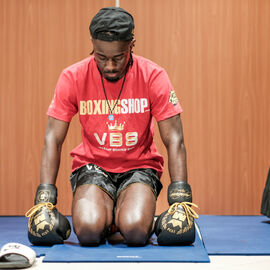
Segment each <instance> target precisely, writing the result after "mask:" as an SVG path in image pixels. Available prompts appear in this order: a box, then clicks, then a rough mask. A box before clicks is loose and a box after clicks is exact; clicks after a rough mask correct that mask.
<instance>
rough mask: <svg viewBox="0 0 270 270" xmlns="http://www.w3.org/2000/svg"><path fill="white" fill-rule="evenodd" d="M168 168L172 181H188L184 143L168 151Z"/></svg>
mask: <svg viewBox="0 0 270 270" xmlns="http://www.w3.org/2000/svg"><path fill="white" fill-rule="evenodd" d="M168 168H169V174H170V178H171V181H179V180H183V181H187V161H186V148H185V145H184V143H180V145H179V146H173V145H172V146H170V147H169V149H168Z"/></svg>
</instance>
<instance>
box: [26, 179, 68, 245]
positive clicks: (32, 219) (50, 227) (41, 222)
mask: <svg viewBox="0 0 270 270" xmlns="http://www.w3.org/2000/svg"><path fill="white" fill-rule="evenodd" d="M56 203H57V188H56V186H55V185H51V184H40V185H39V186H38V188H37V192H36V196H35V205H34V206H33V207H32V208H31V209H30V210H29V211H28V212H27V213H26V214H25V216H26V217H29V221H28V239H29V241H30V242H31V243H32V244H33V245H48V246H51V245H54V244H62V243H63V241H64V240H66V239H68V237H69V236H70V232H71V227H70V223H69V221H68V219H67V218H66V217H65V216H63V215H62V214H61V213H60V212H59V211H58V210H57V209H56V207H55V205H56Z"/></svg>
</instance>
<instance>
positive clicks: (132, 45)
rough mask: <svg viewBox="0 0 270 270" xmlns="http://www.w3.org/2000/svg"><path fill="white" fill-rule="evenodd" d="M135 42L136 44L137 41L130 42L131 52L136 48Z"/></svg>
mask: <svg viewBox="0 0 270 270" xmlns="http://www.w3.org/2000/svg"><path fill="white" fill-rule="evenodd" d="M135 42H136V39H135V38H133V39H132V41H131V42H130V52H133V51H132V49H133V48H134V47H135Z"/></svg>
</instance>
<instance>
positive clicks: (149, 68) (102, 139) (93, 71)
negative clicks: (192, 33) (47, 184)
mask: <svg viewBox="0 0 270 270" xmlns="http://www.w3.org/2000/svg"><path fill="white" fill-rule="evenodd" d="M123 79H124V78H121V79H120V80H119V81H117V82H109V81H107V80H106V79H103V82H104V87H105V91H106V94H107V98H108V101H109V102H110V103H109V104H110V107H111V109H112V108H113V105H114V103H115V102H116V100H117V97H118V95H119V92H120V89H121V86H122V82H123ZM181 112H182V108H181V106H180V104H179V102H178V100H177V97H176V95H175V93H174V91H173V88H172V85H171V83H170V80H169V78H168V75H167V73H166V72H165V71H164V69H162V68H161V67H159V66H158V65H156V64H155V63H153V62H151V61H150V60H147V59H145V58H143V57H140V56H136V55H134V54H133V65H132V67H130V68H129V70H128V72H127V75H126V80H125V83H124V86H123V90H122V93H121V96H120V98H119V100H118V102H117V105H116V106H115V108H114V111H113V115H114V120H109V119H108V116H109V114H110V110H109V108H108V105H107V101H106V98H105V95H104V91H103V87H102V82H101V77H100V73H99V71H98V69H97V65H96V62H95V60H94V57H92V56H91V57H88V58H86V59H84V60H82V61H80V62H78V63H76V64H74V65H72V66H70V67H68V68H66V69H64V70H63V72H62V73H61V75H60V78H59V80H58V83H57V85H56V89H55V95H54V98H53V100H52V102H51V105H50V107H49V109H48V112H47V114H48V115H49V116H51V117H54V118H56V119H59V120H62V121H66V122H70V121H71V119H72V117H73V116H74V115H75V114H76V113H79V119H80V123H81V134H82V143H81V144H80V145H79V146H77V147H76V148H75V149H74V150H72V152H71V156H72V157H73V164H72V171H74V170H76V169H77V168H79V167H81V166H83V165H86V164H89V163H94V164H96V165H98V166H100V167H101V168H103V169H105V170H106V171H109V172H115V173H121V172H125V171H128V170H131V169H136V168H153V169H155V170H157V171H158V173H159V174H160V175H161V173H162V171H163V163H164V161H163V158H162V156H161V155H160V154H159V153H158V151H157V148H156V146H155V144H154V141H153V135H154V124H153V116H154V117H155V119H156V120H157V121H161V120H164V119H167V118H169V117H172V116H174V115H177V114H179V113H181Z"/></svg>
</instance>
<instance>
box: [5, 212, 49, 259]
mask: <svg viewBox="0 0 270 270" xmlns="http://www.w3.org/2000/svg"><path fill="white" fill-rule="evenodd" d="M27 232H28V219H27V218H26V217H21V216H0V248H1V247H2V246H3V245H5V244H7V243H10V242H16V243H20V244H23V245H26V246H29V247H31V248H32V249H33V250H34V251H35V252H36V254H37V256H38V257H39V256H44V255H45V254H46V252H47V251H48V250H49V249H50V248H51V247H46V246H45V247H44V246H43V247H42V246H33V245H32V244H31V243H30V242H29V241H28V237H27Z"/></svg>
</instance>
